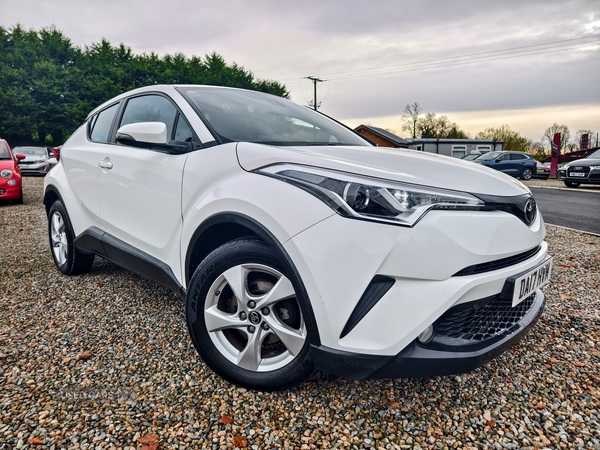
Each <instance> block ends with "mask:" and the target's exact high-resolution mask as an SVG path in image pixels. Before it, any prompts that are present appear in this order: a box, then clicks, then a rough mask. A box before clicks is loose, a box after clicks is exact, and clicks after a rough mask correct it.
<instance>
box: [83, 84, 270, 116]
mask: <svg viewBox="0 0 600 450" xmlns="http://www.w3.org/2000/svg"><path fill="white" fill-rule="evenodd" d="M191 87H193V88H210V89H227V90H236V91H248V90H249V89H240V88H234V87H229V86H212V85H207V84H153V85H150V86H144V87H141V88H137V89H133V90H130V91H127V92H123V93H122V94H119V95H117V96H116V97H113V98H111V99H109V100H107V101H105V102H104V103H102V104H101V105H100V106H97V107H96V108H94V109H93V110H92V112H90V113H89V114H88V115H87V117H86V120H87V119H89V118H90V117H91V116H93V115H94V114H96V113H97V112H98V111H101V110H103V109H104V108H106V107H107V106H110V105H112V104H113V103H115V102H117V101H120V100H122V99H124V98H127V97H131V96H132V95H136V94H142V93H144V92H163V93H165V94H172V93H173V92H174V91H175V89H176V88H191ZM252 92H260V91H252ZM262 93H263V94H265V95H272V94H268V93H266V92H262Z"/></svg>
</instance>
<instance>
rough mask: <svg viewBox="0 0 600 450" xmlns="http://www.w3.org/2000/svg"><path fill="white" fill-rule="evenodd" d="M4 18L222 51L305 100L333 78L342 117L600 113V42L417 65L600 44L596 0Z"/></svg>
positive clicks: (5, 3)
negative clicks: (313, 79) (314, 79)
mask: <svg viewBox="0 0 600 450" xmlns="http://www.w3.org/2000/svg"><path fill="white" fill-rule="evenodd" d="M0 10H2V12H3V14H2V17H0V23H1V24H2V25H3V26H11V25H14V24H16V23H21V24H22V25H24V26H26V27H33V28H40V27H42V26H47V25H50V24H55V25H56V27H57V28H58V29H60V30H61V31H63V32H64V33H65V35H66V36H68V37H69V38H71V39H72V41H73V42H74V43H75V44H77V45H89V44H91V43H92V42H98V41H100V40H101V39H102V38H103V37H104V38H106V39H108V40H109V41H110V42H111V43H113V44H119V43H124V44H125V45H128V46H130V47H132V49H133V50H134V51H136V52H155V53H158V54H164V53H175V52H182V53H184V54H187V55H189V56H192V55H205V54H206V53H209V52H212V51H216V52H217V53H220V54H222V55H223V56H224V57H225V59H226V60H227V61H228V62H236V63H238V64H239V65H241V66H244V67H245V68H246V69H248V70H251V71H252V72H253V73H254V74H255V75H256V76H257V77H259V78H267V79H275V80H278V81H281V82H283V83H285V84H286V85H287V86H288V88H289V89H290V91H291V93H292V98H293V99H294V100H295V101H297V102H299V103H306V102H308V101H309V100H310V99H312V85H311V84H310V83H309V82H308V81H307V80H303V77H305V76H308V75H313V76H320V77H322V78H325V79H327V80H329V81H327V82H325V83H320V84H319V86H318V92H319V100H320V101H321V102H322V110H323V111H324V112H325V113H327V114H330V115H332V116H334V117H336V118H339V119H341V120H345V119H351V118H356V117H371V118H377V117H382V118H383V117H389V116H392V115H401V113H402V110H403V109H404V105H405V104H406V103H409V102H413V101H418V102H420V103H421V104H422V105H423V106H424V107H425V108H426V109H427V110H428V111H456V112H465V113H466V112H469V111H493V110H502V111H506V110H517V109H523V110H525V109H528V110H530V109H532V108H533V109H534V108H540V110H544V108H551V107H560V106H565V105H599V104H600V73H599V72H598V70H597V68H598V67H600V39H599V40H597V41H596V46H595V47H593V48H587V49H569V50H568V51H562V52H555V53H544V54H537V55H535V54H532V55H529V56H526V57H518V58H513V57H511V58H508V59H502V60H500V59H495V60H494V58H487V59H488V60H486V61H482V62H478V63H476V64H465V65H448V64H446V66H447V67H437V68H435V69H429V70H416V69H417V68H418V67H420V66H419V65H412V66H410V65H409V64H415V63H421V62H423V61H435V62H437V63H435V64H437V65H438V66H442V65H443V64H442V63H443V62H444V61H441V60H442V59H443V58H452V57H456V56H462V55H472V54H477V53H482V52H490V51H499V50H505V49H509V48H515V47H525V46H532V45H538V44H543V43H548V42H554V41H560V40H566V39H575V38H580V37H582V36H592V35H594V34H595V35H600V3H598V2H597V1H592V0H570V1H564V0H531V1H528V2H523V1H522V0H504V1H502V2H482V1H477V0H468V1H467V0H454V1H452V2H448V1H442V0H422V1H420V2H399V1H398V0H377V1H372V0H328V1H322V0H305V1H303V2H282V1H280V0H254V1H253V2H247V1H245V0H229V1H227V2H223V1H222V0H200V1H198V0H173V1H171V2H164V1H162V0H161V1H158V0H127V1H123V0H103V1H102V2H96V3H92V2H81V1H79V0H57V1H56V2H40V1H39V0H19V2H14V1H13V0H0ZM531 48H532V49H536V48H537V49H538V50H539V48H538V47H531ZM553 50H558V48H554V49H553ZM538 53H541V51H540V52H538ZM505 56H507V55H505ZM509 56H510V55H509ZM512 56H516V55H512ZM445 62H446V63H448V62H449V60H447V59H446V60H445ZM597 121H600V118H598V119H597ZM595 128H599V129H600V123H599V124H598V125H597V126H596V127H595Z"/></svg>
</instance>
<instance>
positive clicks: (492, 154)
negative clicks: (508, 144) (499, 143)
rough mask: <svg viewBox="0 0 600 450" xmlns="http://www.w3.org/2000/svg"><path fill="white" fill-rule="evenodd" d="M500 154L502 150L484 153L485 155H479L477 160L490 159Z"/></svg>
mask: <svg viewBox="0 0 600 450" xmlns="http://www.w3.org/2000/svg"><path fill="white" fill-rule="evenodd" d="M501 154H502V152H490V153H486V154H485V155H481V156H480V157H479V158H477V161H489V160H490V159H496V158H497V157H498V156H500V155H501Z"/></svg>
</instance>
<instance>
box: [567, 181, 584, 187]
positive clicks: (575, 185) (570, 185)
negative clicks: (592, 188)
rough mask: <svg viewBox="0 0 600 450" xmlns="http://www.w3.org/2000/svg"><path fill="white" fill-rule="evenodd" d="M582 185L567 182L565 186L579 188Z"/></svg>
mask: <svg viewBox="0 0 600 450" xmlns="http://www.w3.org/2000/svg"><path fill="white" fill-rule="evenodd" d="M580 184H581V183H573V182H572V181H565V186H566V187H570V188H576V187H579V185H580Z"/></svg>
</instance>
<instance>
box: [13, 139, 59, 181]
mask: <svg viewBox="0 0 600 450" xmlns="http://www.w3.org/2000/svg"><path fill="white" fill-rule="evenodd" d="M14 152H15V154H16V153H19V154H22V155H25V159H22V160H20V161H19V167H20V169H21V173H22V174H23V175H46V174H47V173H48V171H49V170H50V167H51V165H50V162H49V159H50V158H49V157H48V151H47V150H46V148H45V147H29V146H23V147H15V149H14Z"/></svg>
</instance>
